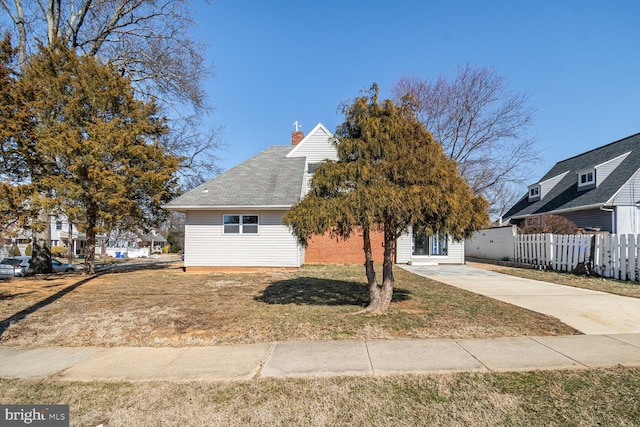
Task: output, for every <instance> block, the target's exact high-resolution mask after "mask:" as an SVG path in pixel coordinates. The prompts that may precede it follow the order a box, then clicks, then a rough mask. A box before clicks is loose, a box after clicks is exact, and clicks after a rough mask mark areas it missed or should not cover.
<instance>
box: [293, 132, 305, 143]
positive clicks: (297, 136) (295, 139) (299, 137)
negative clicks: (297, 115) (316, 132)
mask: <svg viewBox="0 0 640 427" xmlns="http://www.w3.org/2000/svg"><path fill="white" fill-rule="evenodd" d="M303 139H304V132H302V131H300V130H298V131H295V132H291V145H298V143H299V142H300V141H302V140H303Z"/></svg>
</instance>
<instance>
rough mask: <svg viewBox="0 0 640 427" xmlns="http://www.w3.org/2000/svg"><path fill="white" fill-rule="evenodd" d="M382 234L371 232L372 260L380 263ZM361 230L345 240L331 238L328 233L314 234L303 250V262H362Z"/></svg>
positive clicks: (382, 254) (382, 251)
mask: <svg viewBox="0 0 640 427" xmlns="http://www.w3.org/2000/svg"><path fill="white" fill-rule="evenodd" d="M382 242H384V234H383V233H382V232H381V231H372V232H371V250H372V252H373V260H374V261H375V262H376V263H382V261H383V258H384V248H383V246H382ZM362 246H363V242H362V231H359V232H355V233H353V234H352V235H351V237H350V238H349V239H347V240H342V239H338V240H336V238H335V237H334V238H331V237H330V236H329V233H326V234H324V235H322V236H314V237H313V238H312V239H311V240H310V241H309V246H307V249H306V251H305V255H304V262H305V264H364V251H363V249H362Z"/></svg>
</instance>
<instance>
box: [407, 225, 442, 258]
mask: <svg viewBox="0 0 640 427" xmlns="http://www.w3.org/2000/svg"><path fill="white" fill-rule="evenodd" d="M448 242H449V238H448V236H447V235H446V234H440V233H436V234H427V233H425V232H424V231H417V230H416V231H414V232H413V248H412V249H413V250H412V254H413V255H427V256H434V255H435V256H438V255H441V256H446V255H447V254H448V252H449V243H448Z"/></svg>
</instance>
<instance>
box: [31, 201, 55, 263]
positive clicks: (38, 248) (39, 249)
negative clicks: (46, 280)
mask: <svg viewBox="0 0 640 427" xmlns="http://www.w3.org/2000/svg"><path fill="white" fill-rule="evenodd" d="M38 222H39V223H40V224H44V226H43V227H44V228H43V230H42V231H35V232H34V233H33V245H32V246H31V263H30V265H29V274H49V273H53V265H52V264H51V219H50V218H49V214H47V213H45V212H43V213H41V214H40V215H39V218H38Z"/></svg>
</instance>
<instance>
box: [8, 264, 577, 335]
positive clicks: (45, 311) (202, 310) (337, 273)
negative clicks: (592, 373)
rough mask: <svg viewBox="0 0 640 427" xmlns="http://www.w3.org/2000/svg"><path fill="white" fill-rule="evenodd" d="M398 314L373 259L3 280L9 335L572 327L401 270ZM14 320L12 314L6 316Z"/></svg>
mask: <svg viewBox="0 0 640 427" xmlns="http://www.w3.org/2000/svg"><path fill="white" fill-rule="evenodd" d="M395 275H396V290H395V294H394V301H393V302H392V305H391V309H390V311H389V313H388V314H386V315H382V316H367V315H361V314H360V315H354V313H355V312H357V311H359V310H360V309H361V308H362V307H363V306H364V305H365V304H366V303H367V299H368V294H367V291H366V287H365V286H364V283H363V279H364V272H363V267H362V266H309V267H304V268H301V269H299V270H296V271H281V270H272V271H258V272H235V273H227V272H210V273H199V274H196V273H184V272H183V271H182V269H181V268H180V267H179V264H178V263H176V264H170V265H164V266H156V267H153V268H151V267H150V268H147V269H138V270H129V271H117V272H111V273H107V274H102V275H97V276H93V277H86V276H82V275H68V276H50V277H36V278H25V279H12V280H10V281H3V282H0V322H1V323H0V342H1V343H2V345H13V346H185V345H216V344H231V343H235V344H237V343H255V342H271V341H281V340H328V339H370V338H416V337H418V338H419V337H448V338H471V337H474V338H475V337H499V336H523V335H566V334H575V333H577V332H576V331H575V330H574V329H572V328H570V327H568V326H566V325H564V324H562V323H560V322H559V321H558V320H556V319H554V318H550V317H547V316H544V315H541V314H538V313H534V312H531V311H528V310H525V309H522V308H518V307H515V306H512V305H509V304H506V303H502V302H499V301H496V300H492V299H490V298H486V297H482V296H479V295H476V294H472V293H469V292H466V291H464V290H460V289H457V288H454V287H451V286H447V285H443V284H440V283H438V282H435V281H432V280H429V279H426V278H422V277H418V276H415V275H412V274H410V273H407V272H406V271H403V270H401V269H396V271H395ZM2 319H4V320H2Z"/></svg>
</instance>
